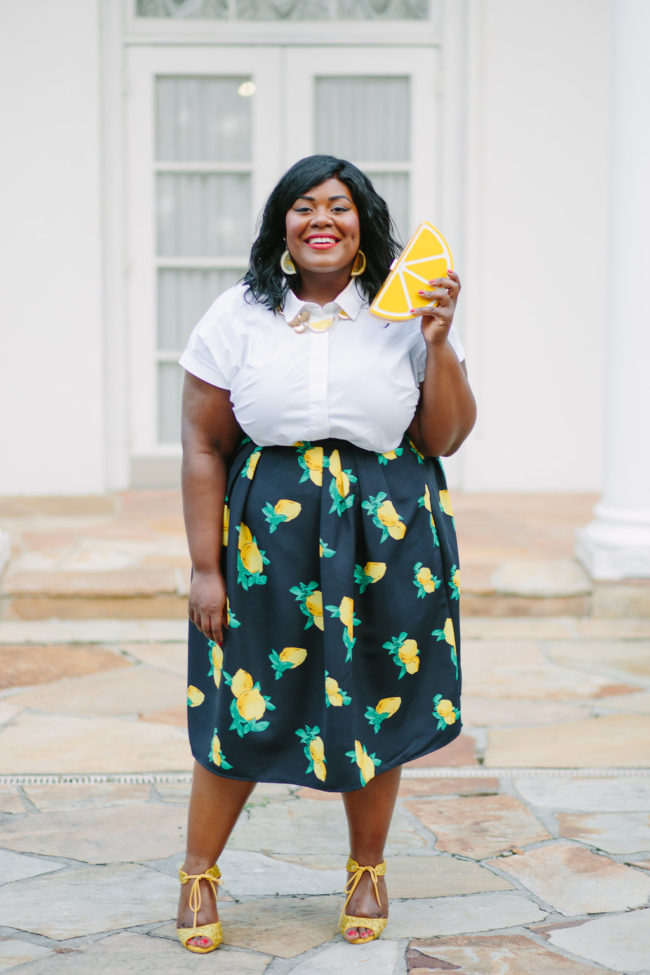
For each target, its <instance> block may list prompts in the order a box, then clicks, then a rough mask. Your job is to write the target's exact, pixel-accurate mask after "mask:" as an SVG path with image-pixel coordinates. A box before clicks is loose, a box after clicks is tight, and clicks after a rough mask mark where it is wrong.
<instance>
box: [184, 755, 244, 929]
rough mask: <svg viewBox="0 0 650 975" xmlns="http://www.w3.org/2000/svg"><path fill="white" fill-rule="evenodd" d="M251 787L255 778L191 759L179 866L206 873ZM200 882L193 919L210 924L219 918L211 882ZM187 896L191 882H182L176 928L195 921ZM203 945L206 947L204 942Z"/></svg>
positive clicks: (222, 846) (192, 871)
mask: <svg viewBox="0 0 650 975" xmlns="http://www.w3.org/2000/svg"><path fill="white" fill-rule="evenodd" d="M254 788H255V783H254V782H240V781H239V780H237V779H227V778H225V777H223V776H220V775H213V773H212V772H208V770H207V769H205V768H203V766H202V765H199V763H198V762H195V763H194V773H193V776H192V793H191V796H190V807H189V812H188V819H187V851H186V855H185V862H184V864H183V867H182V869H183V870H184V871H185V872H186V873H189V874H198V873H205V871H206V870H208V869H209V868H210V867H211V866H213V865H214V864H215V863H216V862H217V860H218V859H219V857H220V856H221V851H222V850H223V848H224V846H225V845H226V841H227V839H228V837H229V836H230V834H231V833H232V831H233V828H234V826H235V823H236V822H237V819H238V818H239V814H240V812H241V811H242V809H243V808H244V803H245V802H246V800H247V799H248V797H249V796H250V794H251V792H252V791H253V789H254ZM200 886H201V898H202V902H201V910H200V911H199V913H198V916H197V919H196V923H197V924H198V925H200V924H211V923H212V922H214V921H217V920H218V919H219V915H218V913H217V905H216V901H215V898H214V894H213V892H212V885H211V884H210V883H208V881H207V880H202V881H200ZM189 896H190V884H183V885H182V886H181V894H180V899H179V903H178V917H177V922H176V923H177V926H178V927H179V928H191V927H192V925H193V924H194V912H193V911H192V910H190V907H189V903H188V901H189ZM200 942H201V939H200V938H192V939H191V940H190V944H195V943H200ZM202 946H203V947H206V945H205V944H202Z"/></svg>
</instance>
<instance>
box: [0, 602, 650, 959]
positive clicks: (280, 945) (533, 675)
mask: <svg viewBox="0 0 650 975" xmlns="http://www.w3.org/2000/svg"><path fill="white" fill-rule="evenodd" d="M184 629H185V624H184V623H183V622H182V621H174V620H170V621H165V620H150V621H147V620H132V621H129V620H88V621H84V620H69V621H46V620H42V621H41V620H33V621H8V620H6V621H0V674H1V675H2V690H0V755H1V756H2V758H1V759H0V762H1V769H0V770H1V771H2V773H3V775H2V776H0V972H3V971H12V972H13V971H16V972H20V973H34V975H59V973H62V975H76V973H84V975H86V973H88V972H92V971H97V972H102V973H109V975H118V973H124V972H133V973H149V972H150V973H156V975H177V973H180V972H185V971H188V972H189V971H196V970H197V966H201V968H202V970H206V971H207V970H210V971H211V972H223V973H229V975H257V973H262V972H265V973H266V975H285V973H287V975H288V973H292V975H321V973H322V975H326V973H327V975H330V973H331V972H339V971H341V972H345V973H347V975H362V973H367V972H373V973H379V975H405V973H407V972H408V973H409V975H416V973H420V975H424V973H429V972H437V971H439V972H443V971H444V972H448V971H455V972H459V973H462V975H546V973H549V975H550V973H553V975H587V973H594V975H595V973H597V972H609V973H619V975H621V973H625V975H627V973H646V975H647V973H649V972H650V906H649V905H650V816H649V810H650V745H649V743H650V654H649V653H648V650H649V649H650V621H648V620H634V619H610V620H608V619H601V620H595V619H577V618H558V619H555V618H545V619H535V618H526V619H498V618H497V619H494V618H493V619H480V618H472V617H469V618H467V619H466V620H465V623H464V643H463V656H464V669H465V696H464V708H465V729H464V732H463V734H462V736H461V737H460V738H459V739H458V740H457V741H456V742H455V743H453V744H452V745H450V746H449V747H448V748H447V749H444V750H442V751H441V752H438V753H436V754H435V755H433V756H429V757H427V758H425V759H422V760H419V761H418V762H416V763H413V765H412V766H411V767H410V768H408V769H407V770H406V771H405V774H404V779H403V782H402V787H401V791H400V798H399V803H398V809H397V812H396V816H395V820H394V825H393V829H392V832H391V837H390V842H389V847H388V850H387V862H388V885H389V893H390V896H391V918H390V921H389V924H388V927H387V929H386V932H385V936H384V937H383V938H382V939H381V940H380V941H378V942H375V943H372V944H370V945H368V946H350V945H347V944H345V943H344V942H343V941H342V939H341V937H340V935H338V934H337V931H336V919H337V916H338V912H339V911H340V908H341V905H342V896H341V887H342V883H343V881H344V866H345V857H346V854H347V847H346V830H345V822H344V815H343V810H342V806H341V802H340V799H339V798H338V797H336V796H334V797H332V796H328V795H324V794H322V793H318V792H313V791H311V790H306V789H298V788H294V787H289V786H282V785H261V786H259V787H258V788H257V790H256V791H255V792H254V793H253V795H252V797H251V800H250V802H249V804H248V806H247V808H246V811H245V814H244V815H243V816H242V819H241V820H240V823H239V824H238V826H237V828H236V830H235V833H234V834H233V837H232V840H231V843H230V845H229V847H228V850H227V851H226V852H225V853H224V855H223V857H222V859H221V861H220V866H221V869H222V871H223V875H224V879H225V887H224V888H223V892H222V896H221V898H220V904H221V916H222V919H223V922H224V930H225V945H224V946H223V947H222V948H221V949H220V950H219V951H218V952H215V953H214V954H212V955H210V956H207V957H206V959H201V960H200V959H198V958H196V956H192V955H190V954H189V953H187V952H184V951H183V949H182V948H181V947H180V945H179V944H178V942H177V941H176V940H175V934H174V927H173V916H174V910H175V901H176V895H177V882H176V879H175V871H176V867H177V865H178V863H179V862H180V860H181V857H182V850H183V845H184V830H185V813H186V803H187V796H188V791H189V769H190V756H189V751H188V746H187V742H186V736H185V729H184V723H185V715H184V708H183V706H182V703H181V702H182V700H183V697H184V688H185V677H184V671H185V650H184V644H183V635H184Z"/></svg>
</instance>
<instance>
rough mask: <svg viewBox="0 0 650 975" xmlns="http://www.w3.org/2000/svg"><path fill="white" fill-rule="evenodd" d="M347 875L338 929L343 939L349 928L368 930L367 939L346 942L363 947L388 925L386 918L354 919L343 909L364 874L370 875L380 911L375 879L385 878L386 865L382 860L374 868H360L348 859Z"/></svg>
mask: <svg viewBox="0 0 650 975" xmlns="http://www.w3.org/2000/svg"><path fill="white" fill-rule="evenodd" d="M345 869H346V870H347V871H348V872H349V873H351V874H352V876H351V877H350V879H349V880H348V882H347V883H346V885H345V892H346V893H347V895H348V896H347V897H346V899H345V904H344V905H343V910H342V911H341V917H340V918H339V929H340V931H341V934H342V935H343V937H345V932H346V931H349V929H350V928H369V929H370V930H371V931H372V935H371V936H370V937H369V938H355V939H354V941H348V939H347V938H346V939H345V940H346V941H348V944H351V945H364V944H367V943H368V941H374V940H375V938H378V937H379V935H380V934H381V933H382V931H383V930H384V928H385V927H386V924H387V923H388V918H387V917H356V916H355V915H354V914H346V913H345V909H346V907H347V906H348V904H349V903H350V898H351V897H352V895H353V894H354V892H355V890H356V889H357V886H358V884H359V881H360V880H361V878H362V876H363V875H364V873H369V874H370V879H371V880H372V885H373V887H374V889H375V897H376V899H377V904H378V905H379V908H380V909H381V899H380V897H379V887H378V886H377V879H378V878H379V877H385V876H386V863H385V862H384V861H383V860H382V862H381V863H378V864H377V865H376V866H375V867H370V866H365V867H362V866H360V865H359V864H358V863H357V861H356V860H353V859H352V857H349V859H348V862H347V864H346V868H345Z"/></svg>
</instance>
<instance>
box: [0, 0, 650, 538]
mask: <svg viewBox="0 0 650 975" xmlns="http://www.w3.org/2000/svg"><path fill="white" fill-rule="evenodd" d="M635 2H636V3H640V5H641V7H642V6H643V0H545V2H541V0H57V3H51V2H50V0H20V2H18V0H0V12H1V14H0V15H1V24H0V48H1V51H0V74H1V75H2V83H1V84H0V91H1V92H2V94H1V95H0V97H1V98H2V99H3V102H4V104H3V110H2V118H3V144H4V145H3V152H2V154H1V161H0V167H1V171H2V180H1V181H0V187H1V188H0V193H1V194H2V214H3V217H2V248H3V258H2V268H3V271H4V272H5V273H4V283H3V287H2V289H1V293H0V328H1V329H2V352H3V354H2V356H1V358H0V396H1V410H2V418H3V419H2V423H1V424H0V468H1V469H0V494H1V495H13V494H22V493H26V494H87V493H101V492H105V491H107V490H114V489H120V488H124V487H128V486H144V485H169V484H175V483H177V480H178V469H179V453H180V452H179V445H178V429H179V426H178V410H179V391H180V383H181V370H180V368H179V367H178V366H177V365H176V360H177V358H178V354H179V352H180V350H181V349H182V347H183V345H184V342H185V339H186V337H187V335H188V334H189V331H190V329H191V327H192V325H193V324H194V323H195V321H196V320H197V319H198V317H199V316H200V315H201V313H202V312H203V310H204V309H205V308H206V307H207V305H208V304H209V303H210V301H211V300H212V298H213V296H214V295H215V294H216V293H218V291H220V290H222V289H223V288H224V287H227V286H228V285H229V284H230V283H232V282H233V281H234V280H236V279H237V278H238V277H240V276H241V274H242V273H243V271H244V269H245V266H246V255H247V252H248V249H249V246H250V243H251V240H252V238H253V236H254V232H255V224H256V219H257V216H258V214H259V211H260V208H261V206H262V204H263V202H264V200H265V198H266V196H267V195H268V192H269V190H270V189H271V188H272V186H273V185H274V183H275V181H276V180H277V178H278V177H279V175H281V173H282V172H283V171H284V170H285V169H286V168H287V167H288V166H289V165H290V164H291V163H292V162H294V161H295V160H296V159H297V158H299V157H301V156H304V155H307V154H309V153H312V152H329V153H332V154H335V155H341V156H344V157H346V158H350V159H352V160H353V161H354V162H355V163H357V164H358V165H360V166H361V168H362V169H364V170H365V171H366V172H367V173H368V174H369V175H370V176H371V178H372V179H373V181H374V182H375V184H376V186H377V187H378V189H379V190H380V192H382V193H383V194H384V195H385V196H386V198H387V200H388V201H389V204H390V206H391V210H392V212H393V215H394V217H395V219H396V222H397V225H398V228H399V230H400V232H401V234H402V236H403V237H404V239H406V237H407V236H408V235H409V233H410V232H411V230H412V229H413V228H414V227H415V226H416V225H417V223H419V222H420V221H421V220H423V219H430V220H432V221H433V222H434V223H435V224H436V225H437V226H439V227H440V228H441V229H442V231H443V233H444V234H445V236H446V237H447V239H448V240H449V242H450V244H451V247H452V250H453V252H454V257H455V264H456V267H457V269H458V270H459V273H460V274H461V278H462V281H463V284H464V288H463V294H462V299H461V306H460V308H459V313H458V327H459V330H460V332H461V335H462V337H463V341H464V344H465V346H466V349H467V355H468V366H469V372H470V378H471V380H472V383H473V386H474V389H475V391H476V395H477V399H478V403H479V420H478V423H477V427H476V429H475V431H474V433H473V434H472V436H471V438H470V440H469V441H468V442H467V444H466V445H465V446H464V447H463V449H462V451H461V454H460V456H459V457H458V458H453V459H452V460H450V462H449V463H448V465H447V466H448V471H449V473H450V476H451V481H452V483H454V484H455V486H456V487H459V488H462V489H463V490H466V491H493V490H494V491H558V492H560V491H561V492H567V491H568V492H571V491H576V492H584V491H588V492H597V493H599V492H601V490H602V489H603V485H604V480H605V467H606V456H607V452H610V453H611V450H610V448H606V446H605V429H606V412H607V411H608V410H611V404H612V402H613V401H616V399H617V390H616V389H614V390H612V388H611V377H610V380H608V370H607V368H606V365H607V363H608V362H609V358H610V356H611V349H610V346H609V345H608V344H607V343H608V342H611V328H612V315H613V314H614V313H615V310H616V309H615V306H612V304H611V300H610V298H609V297H608V296H609V295H610V292H611V288H610V278H611V269H612V256H611V255H612V253H613V251H612V248H611V246H610V236H609V227H610V226H611V224H610V218H611V214H610V200H611V192H610V180H609V167H610V151H611V140H610V114H611V108H612V90H613V83H614V82H613V79H615V76H616V73H615V71H614V70H613V63H614V67H615V61H616V58H617V57H620V52H619V54H618V55H617V54H616V51H615V48H614V47H613V45H612V39H611V35H612V22H613V20H615V18H616V15H617V8H618V7H620V6H621V5H622V6H623V7H626V6H629V5H632V7H634V5H635ZM646 7H647V4H646ZM646 19H647V17H646ZM645 36H647V34H646V35H645ZM639 99H640V105H641V103H643V111H647V109H646V107H645V106H646V105H647V92H646V96H645V97H642V93H639ZM646 129H647V130H648V131H650V129H648V127H647V125H646ZM645 171H646V172H648V168H647V167H646V169H645ZM621 178H622V179H623V181H625V173H624V172H623V173H622V175H621V173H620V172H619V173H618V174H617V179H619V180H620V179H621ZM628 189H629V190H630V192H633V191H634V187H633V186H630V187H628ZM646 226H647V224H646ZM646 236H647V235H646ZM617 273H620V272H618V271H617ZM646 290H647V287H646ZM640 300H643V299H642V298H641V299H640ZM608 302H609V303H608ZM645 302H646V303H645V312H646V313H647V309H648V302H647V299H645ZM640 317H641V319H642V318H643V314H641V316H640ZM637 325H638V323H637ZM637 325H635V326H634V328H632V327H630V328H628V329H627V330H626V333H625V335H626V337H625V341H626V343H631V344H632V346H633V344H634V342H635V334H636V333H635V329H637ZM648 325H650V323H649V322H647V321H646V322H645V325H644V328H645V334H646V335H650V328H649V327H648ZM638 329H640V325H638ZM633 358H634V357H633ZM606 359H607V362H606ZM647 361H648V358H647V356H646V358H645V362H646V363H647ZM608 382H610V388H609V389H608V386H607V384H608ZM615 382H616V383H618V384H622V386H625V385H626V378H625V369H624V368H621V369H619V370H618V372H617V374H616V380H615ZM647 385H648V384H647V382H646V386H647ZM639 395H640V396H641V398H640V399H639V397H637V401H635V407H634V409H636V411H637V414H638V410H639V409H641V410H643V408H644V407H645V408H647V406H648V394H647V393H646V394H639ZM643 395H645V399H643ZM645 419H646V421H647V420H648V415H647V413H646V417H645ZM609 436H610V439H611V434H610V435H609ZM631 439H634V438H631ZM640 449H644V450H645V452H646V455H647V448H641V446H640V444H639V442H638V439H637V440H636V443H631V444H630V450H629V451H628V452H627V453H628V458H631V459H632V461H633V458H634V454H633V451H634V450H636V451H638V450H640ZM630 451H632V453H630ZM607 476H608V477H609V478H610V480H611V477H612V476H613V475H612V473H611V471H610V472H609V473H608V474H607ZM614 476H615V475H614ZM644 476H645V475H644ZM646 488H647V489H648V490H650V484H645V486H644V485H643V483H642V484H641V486H640V488H639V490H638V491H637V492H636V493H635V496H634V506H635V511H636V514H635V516H634V517H636V518H637V520H638V517H639V512H641V515H640V517H641V518H643V517H645V515H644V514H643V511H644V510H645V508H647V507H649V506H650V503H648V502H647V501H646V504H645V506H644V504H643V502H641V503H640V502H639V496H641V495H643V492H644V491H645V489H646ZM610 491H611V488H610ZM614 493H615V492H614ZM646 499H647V495H646Z"/></svg>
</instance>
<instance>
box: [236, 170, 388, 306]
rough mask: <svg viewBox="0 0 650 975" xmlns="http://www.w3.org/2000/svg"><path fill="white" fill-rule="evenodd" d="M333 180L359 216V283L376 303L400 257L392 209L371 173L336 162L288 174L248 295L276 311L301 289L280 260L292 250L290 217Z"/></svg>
mask: <svg viewBox="0 0 650 975" xmlns="http://www.w3.org/2000/svg"><path fill="white" fill-rule="evenodd" d="M333 177H334V178H336V179H339V180H340V181H341V182H342V183H345V185H346V186H347V188H348V190H349V191H350V194H351V196H352V199H353V201H354V204H355V206H356V208H357V210H358V211H359V226H360V231H361V248H362V249H363V252H364V254H365V255H366V269H365V271H364V272H363V274H361V275H359V277H358V278H357V281H358V282H359V285H360V287H361V290H362V291H363V292H364V294H365V296H366V298H367V299H368V301H372V299H373V298H374V297H375V295H376V294H377V292H378V291H379V288H380V286H381V284H382V282H383V280H384V278H385V277H386V275H387V274H388V270H389V268H390V265H391V263H392V261H393V260H394V258H395V257H397V255H398V254H399V253H400V250H401V247H400V244H399V242H398V240H397V238H396V236H395V227H394V224H393V221H392V220H391V217H390V214H389V212H388V207H387V205H386V203H385V201H384V200H383V199H382V197H381V196H379V194H378V193H377V191H376V190H375V188H374V186H373V185H372V183H371V182H370V180H369V179H368V177H367V176H366V175H365V173H362V172H361V170H360V169H357V167H356V166H355V165H353V163H351V162H347V161H346V160H345V159H337V158H336V157H335V156H323V155H317V156H307V157H306V158H305V159H299V160H298V162H296V163H294V164H293V166H292V167H291V169H289V170H287V172H286V173H285V174H284V176H283V177H282V179H281V180H280V181H279V183H278V184H277V186H276V187H275V189H274V190H273V192H272V193H271V195H270V196H269V198H268V200H267V201H266V206H265V207H264V210H263V212H262V220H261V224H260V230H259V233H258V235H257V238H256V240H255V242H254V244H253V246H252V248H251V256H250V264H249V267H248V271H247V272H246V274H245V275H244V283H245V284H246V285H248V290H247V292H246V294H247V295H248V294H249V293H250V294H252V296H253V298H254V299H255V300H256V301H259V302H260V303H261V304H263V305H266V306H267V308H270V309H271V311H275V310H276V309H277V308H279V307H280V306H281V305H282V303H283V301H284V298H285V295H286V293H287V291H288V290H289V288H290V287H295V285H296V283H297V281H299V274H296V275H291V277H290V279H289V280H287V278H286V277H285V275H284V273H283V271H282V270H281V268H280V257H281V256H282V252H283V251H284V249H285V247H286V243H285V239H284V238H285V233H286V228H285V217H286V214H287V212H288V211H289V210H290V209H291V207H292V206H293V204H294V203H295V202H296V200H297V199H298V197H299V196H302V195H303V194H304V193H306V192H307V190H310V189H312V188H313V187H315V186H319V185H320V184H321V183H323V182H324V181H325V180H326V179H332V178H333Z"/></svg>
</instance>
